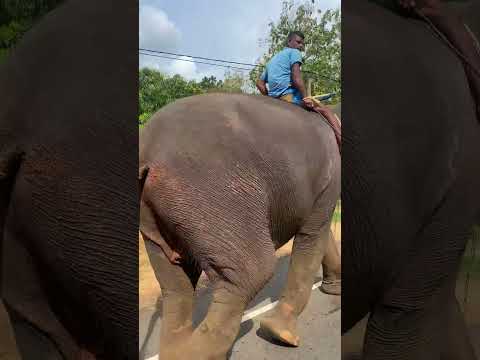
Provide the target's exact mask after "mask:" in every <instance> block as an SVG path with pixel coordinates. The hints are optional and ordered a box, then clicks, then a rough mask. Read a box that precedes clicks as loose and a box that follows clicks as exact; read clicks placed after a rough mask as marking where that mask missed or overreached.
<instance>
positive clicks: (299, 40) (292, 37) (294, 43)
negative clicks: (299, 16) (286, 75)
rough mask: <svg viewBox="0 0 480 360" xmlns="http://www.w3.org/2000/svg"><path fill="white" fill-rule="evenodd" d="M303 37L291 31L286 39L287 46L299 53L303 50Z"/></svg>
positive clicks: (301, 34) (299, 33)
mask: <svg viewBox="0 0 480 360" xmlns="http://www.w3.org/2000/svg"><path fill="white" fill-rule="evenodd" d="M304 40H305V35H303V33H302V32H300V31H292V32H291V33H290V34H288V37H287V46H288V47H289V48H292V49H298V50H300V51H303V50H305V42H304Z"/></svg>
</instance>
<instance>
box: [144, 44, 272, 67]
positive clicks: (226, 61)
mask: <svg viewBox="0 0 480 360" xmlns="http://www.w3.org/2000/svg"><path fill="white" fill-rule="evenodd" d="M139 50H141V51H148V52H153V53H158V54H166V55H174V56H187V57H191V58H193V59H200V60H208V61H218V62H223V63H227V64H237V65H247V66H253V67H258V66H264V65H261V64H248V63H242V62H236V61H228V60H221V59H210V58H206V57H201V56H193V55H186V54H175V53H171V52H166V51H158V50H149V49H142V48H140V49H139Z"/></svg>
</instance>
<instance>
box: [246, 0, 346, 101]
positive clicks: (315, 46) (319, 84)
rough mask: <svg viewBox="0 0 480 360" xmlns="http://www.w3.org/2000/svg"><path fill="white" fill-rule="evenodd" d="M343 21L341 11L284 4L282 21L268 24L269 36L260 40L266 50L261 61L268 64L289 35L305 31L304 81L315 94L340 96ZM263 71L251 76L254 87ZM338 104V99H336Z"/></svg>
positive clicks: (290, 1) (309, 4)
mask: <svg viewBox="0 0 480 360" xmlns="http://www.w3.org/2000/svg"><path fill="white" fill-rule="evenodd" d="M340 25H341V18H340V10H339V9H336V10H326V11H325V12H322V11H321V10H315V5H314V4H312V1H310V0H309V1H306V2H305V3H303V4H300V5H298V6H296V5H295V3H294V1H293V0H284V2H283V7H282V11H281V14H280V19H279V20H278V21H277V22H271V23H269V25H268V26H269V29H270V30H269V35H268V37H267V38H266V39H260V44H261V45H263V46H266V47H267V51H266V53H265V54H264V55H263V56H262V58H261V59H260V60H259V62H260V63H261V64H263V65H264V64H266V63H267V62H268V61H269V60H270V59H271V58H272V57H273V56H274V55H275V54H276V53H278V52H279V51H280V50H282V49H283V48H284V47H285V46H286V42H287V36H288V34H289V32H290V31H295V30H296V31H302V32H303V33H304V34H305V55H304V59H303V60H304V62H303V66H302V71H303V75H304V78H308V77H310V78H311V79H312V81H313V84H312V93H314V94H319V93H324V92H336V93H340V70H341V56H340V55H341V54H340V50H341V32H340V30H341V26H340ZM263 69H264V67H263V66H262V67H257V68H255V69H254V70H252V71H251V72H250V81H251V84H254V83H255V81H256V80H257V79H258V77H259V76H260V74H261V72H262V71H263ZM334 80H337V81H334ZM336 100H337V101H339V96H338V97H337V99H336Z"/></svg>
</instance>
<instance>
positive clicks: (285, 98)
mask: <svg viewBox="0 0 480 360" xmlns="http://www.w3.org/2000/svg"><path fill="white" fill-rule="evenodd" d="M279 99H280V100H283V101H286V102H289V103H292V104H295V105H299V106H301V105H302V100H301V98H300V97H298V96H295V95H294V94H286V95H283V96H280V97H279Z"/></svg>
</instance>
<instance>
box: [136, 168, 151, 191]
mask: <svg viewBox="0 0 480 360" xmlns="http://www.w3.org/2000/svg"><path fill="white" fill-rule="evenodd" d="M149 170H150V168H149V167H148V165H143V166H141V167H140V168H139V169H138V186H139V197H140V199H141V198H142V193H143V187H144V186H145V181H146V180H147V176H148V171H149Z"/></svg>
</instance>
